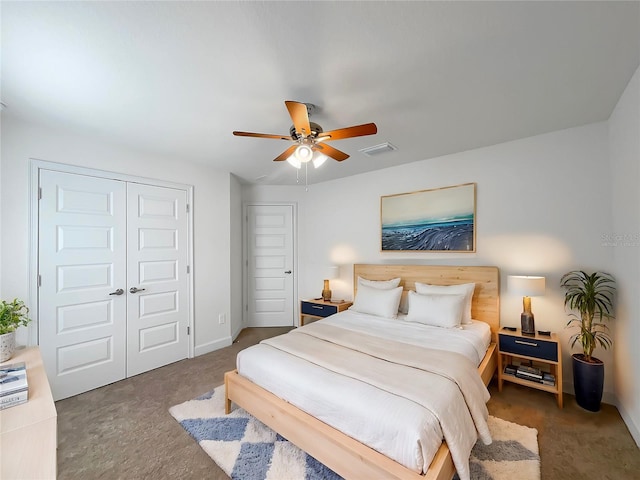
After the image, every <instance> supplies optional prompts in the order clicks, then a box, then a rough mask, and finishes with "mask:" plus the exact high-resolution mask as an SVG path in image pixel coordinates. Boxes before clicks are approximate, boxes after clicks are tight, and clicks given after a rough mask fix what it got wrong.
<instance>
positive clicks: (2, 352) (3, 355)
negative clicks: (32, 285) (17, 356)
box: [0, 298, 31, 362]
mask: <svg viewBox="0 0 640 480" xmlns="http://www.w3.org/2000/svg"><path fill="white" fill-rule="evenodd" d="M28 315H29V309H28V308H27V306H26V305H25V304H24V302H23V301H22V300H18V299H17V298H15V299H14V300H13V301H12V302H7V301H5V300H2V303H0V362H6V361H7V360H9V359H10V358H11V357H12V356H13V352H14V351H15V349H16V330H17V329H18V327H26V326H27V325H28V324H29V322H30V321H31V319H30V318H29V316H28Z"/></svg>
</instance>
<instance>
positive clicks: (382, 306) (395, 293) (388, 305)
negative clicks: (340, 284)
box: [349, 285, 402, 318]
mask: <svg viewBox="0 0 640 480" xmlns="http://www.w3.org/2000/svg"><path fill="white" fill-rule="evenodd" d="M401 295H402V287H397V288H393V289H391V290H381V289H379V288H375V287H369V286H367V285H360V286H359V287H358V291H357V292H356V298H355V299H354V300H353V305H351V306H350V307H349V309H350V310H353V311H355V312H360V313H368V314H370V315H376V316H378V317H385V318H396V317H397V316H398V305H399V304H400V296H401Z"/></svg>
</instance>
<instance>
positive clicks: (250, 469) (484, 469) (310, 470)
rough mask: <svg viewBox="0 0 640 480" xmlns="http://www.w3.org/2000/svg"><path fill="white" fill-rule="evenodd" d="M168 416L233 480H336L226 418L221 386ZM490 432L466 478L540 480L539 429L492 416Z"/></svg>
mask: <svg viewBox="0 0 640 480" xmlns="http://www.w3.org/2000/svg"><path fill="white" fill-rule="evenodd" d="M169 412H170V413H171V415H172V416H173V417H174V418H175V419H176V420H177V421H178V422H180V424H181V425H182V427H183V428H184V429H185V430H186V431H187V432H188V433H189V434H190V435H191V436H192V437H193V438H194V439H195V440H196V442H198V444H199V445H200V447H202V449H203V450H204V451H205V452H207V454H208V455H209V456H210V457H211V458H212V460H213V461H214V462H215V463H216V464H218V466H219V467H220V468H222V470H224V471H225V473H226V474H227V475H229V476H230V477H231V478H232V479H233V480H340V479H341V477H340V476H339V475H337V474H336V473H335V472H333V471H332V470H330V469H328V468H327V467H325V466H324V465H323V464H321V463H320V462H318V461H317V460H315V459H314V458H313V457H311V456H310V455H307V454H306V453H305V452H303V451H302V450H300V449H299V448H298V447H296V446H295V445H293V444H292V443H290V442H289V441H287V440H286V439H285V438H283V437H281V436H280V435H278V434H277V433H275V432H274V431H273V430H271V429H270V428H268V427H267V426H266V425H264V424H263V423H261V422H260V421H258V420H257V419H255V418H254V417H252V416H251V415H249V414H248V413H247V412H246V411H244V410H243V409H241V408H237V407H236V408H235V410H234V411H232V412H231V413H230V414H229V415H225V414H224V386H220V387H217V388H216V389H214V390H213V391H211V392H209V393H207V394H205V395H202V396H200V397H198V398H196V399H194V400H189V401H187V402H184V403H181V404H180V405H176V406H174V407H171V408H170V409H169ZM489 429H490V431H491V435H492V438H493V443H492V444H491V445H483V444H482V442H478V443H477V444H476V446H475V447H474V449H473V451H472V452H471V459H470V467H471V478H472V479H473V480H507V479H513V478H517V479H518V480H539V479H540V457H539V455H538V431H537V430H536V429H535V428H529V427H525V426H522V425H518V424H516V423H512V422H507V421H505V420H501V419H499V418H496V417H492V416H489ZM454 478H457V476H456V477H454Z"/></svg>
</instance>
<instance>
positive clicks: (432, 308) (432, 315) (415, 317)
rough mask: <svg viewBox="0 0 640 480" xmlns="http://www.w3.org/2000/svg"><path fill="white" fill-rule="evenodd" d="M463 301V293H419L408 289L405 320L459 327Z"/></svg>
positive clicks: (438, 325) (437, 325)
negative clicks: (407, 305)
mask: <svg viewBox="0 0 640 480" xmlns="http://www.w3.org/2000/svg"><path fill="white" fill-rule="evenodd" d="M464 301H465V297H464V295H439V294H430V295H420V294H418V293H416V292H414V291H410V292H409V313H408V314H407V321H408V322H417V323H424V324H425V325H432V326H434V327H444V328H454V327H459V326H460V322H461V320H462V310H463V309H464Z"/></svg>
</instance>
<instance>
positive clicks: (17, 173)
mask: <svg viewBox="0 0 640 480" xmlns="http://www.w3.org/2000/svg"><path fill="white" fill-rule="evenodd" d="M1 147H2V150H1V163H0V172H1V177H0V180H1V182H2V183H1V189H0V201H1V207H2V209H1V215H0V227H1V228H0V242H1V244H0V245H1V253H0V255H1V256H2V268H1V269H0V278H1V284H2V290H0V295H1V296H2V298H13V297H20V298H23V299H25V300H27V302H28V303H30V302H33V301H35V298H29V293H30V292H29V278H28V275H29V251H28V249H29V235H30V224H29V166H30V162H29V159H30V158H36V159H39V160H47V161H52V162H59V163H65V164H70V165H79V166H82V167H87V168H94V169H100V170H105V171H111V172H118V173H123V174H128V175H135V176H140V177H146V178H153V179H159V180H166V181H172V182H178V183H183V184H187V185H193V186H194V205H193V215H194V228H193V231H194V265H193V275H194V289H195V292H194V298H195V304H194V312H195V313H194V321H195V324H194V326H195V328H194V330H195V332H194V333H195V354H196V355H199V354H202V353H206V352H209V351H213V350H215V349H217V348H220V347H224V346H227V345H230V344H231V330H230V325H229V324H226V325H219V324H218V320H217V319H218V312H230V309H231V306H230V285H229V279H230V278H231V272H230V269H231V266H230V258H231V255H230V250H231V247H230V245H231V239H230V237H229V235H220V232H221V231H225V232H227V231H229V230H230V225H231V220H230V215H231V213H230V212H231V205H230V202H231V200H230V198H231V195H230V194H231V192H230V189H231V184H232V181H230V175H229V174H228V173H226V172H219V171H216V170H213V169H211V168H209V167H206V166H203V165H199V164H196V163H192V162H187V161H184V160H183V159H180V158H166V157H158V156H154V155H151V154H147V153H143V152H138V151H134V150H131V149H129V148H127V147H125V146H121V145H115V144H111V143H109V142H107V141H105V140H104V139H101V138H99V137H92V136H89V135H86V134H77V133H73V132H71V131H65V130H52V129H49V128H44V127H40V126H37V125H34V124H30V123H25V122H23V121H22V120H20V119H17V118H7V117H6V116H5V115H3V118H2V146H1ZM214 319H215V320H214ZM19 341H20V343H21V344H26V343H27V335H26V332H22V335H19Z"/></svg>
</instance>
